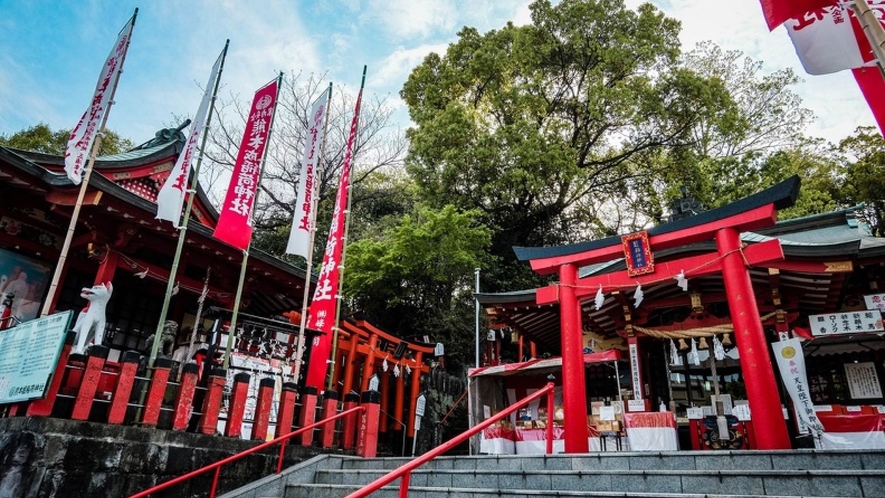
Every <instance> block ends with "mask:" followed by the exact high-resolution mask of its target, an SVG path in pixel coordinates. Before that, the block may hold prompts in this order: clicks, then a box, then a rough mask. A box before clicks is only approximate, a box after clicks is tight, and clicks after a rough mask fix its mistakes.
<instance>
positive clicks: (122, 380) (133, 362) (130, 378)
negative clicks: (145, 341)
mask: <svg viewBox="0 0 885 498" xmlns="http://www.w3.org/2000/svg"><path fill="white" fill-rule="evenodd" d="M140 359H141V355H140V354H138V351H126V352H125V353H123V357H122V358H121V359H120V363H121V364H122V365H121V366H120V377H119V378H118V379H117V388H116V389H114V395H113V396H112V397H111V407H110V409H108V423H109V424H122V423H123V421H124V420H125V419H126V409H127V408H129V397H130V396H131V395H132V386H133V385H134V384H135V373H136V371H138V362H139V360H140Z"/></svg>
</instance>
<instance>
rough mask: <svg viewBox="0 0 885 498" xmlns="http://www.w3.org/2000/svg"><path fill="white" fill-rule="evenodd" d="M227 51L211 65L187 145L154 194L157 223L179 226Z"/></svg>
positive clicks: (222, 52) (223, 51)
mask: <svg viewBox="0 0 885 498" xmlns="http://www.w3.org/2000/svg"><path fill="white" fill-rule="evenodd" d="M226 52H227V45H225V47H224V50H222V51H221V54H220V55H219V56H218V60H216V61H215V65H214V66H212V74H211V75H210V76H209V82H208V83H206V90H205V91H204V92H203V100H202V101H201V102H200V107H199V108H198V109H197V114H196V115H195V116H194V121H193V124H192V125H191V134H190V138H188V140H187V145H186V146H185V147H184V150H183V151H181V154H179V155H178V160H177V161H175V167H174V168H172V171H170V172H169V177H168V178H166V183H164V184H163V188H161V189H160V192H159V193H158V194H157V219H159V220H169V221H171V222H172V223H173V224H175V225H178V222H179V221H180V220H181V207H182V206H183V205H184V193H185V191H186V190H187V180H188V177H189V175H190V170H191V160H192V159H193V156H194V151H195V150H196V148H197V141H198V140H199V139H200V134H201V133H202V131H203V127H204V126H205V125H206V114H207V113H208V112H209V106H210V105H211V104H212V92H213V90H214V89H215V82H216V81H218V76H219V72H220V70H221V64H222V61H223V60H224V55H225V53H226Z"/></svg>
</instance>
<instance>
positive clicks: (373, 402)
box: [356, 391, 381, 458]
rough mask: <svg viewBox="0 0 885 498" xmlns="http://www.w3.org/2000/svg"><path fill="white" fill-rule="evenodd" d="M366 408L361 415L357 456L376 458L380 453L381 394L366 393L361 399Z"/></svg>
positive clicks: (374, 392) (376, 392) (375, 392)
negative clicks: (378, 452)
mask: <svg viewBox="0 0 885 498" xmlns="http://www.w3.org/2000/svg"><path fill="white" fill-rule="evenodd" d="M360 401H361V404H362V405H363V406H364V407H366V409H365V410H363V413H362V414H361V415H360V427H359V433H358V435H357V442H356V454H357V456H361V457H364V458H374V457H375V455H376V454H377V451H378V421H379V419H380V418H381V417H380V416H381V393H379V392H378V391H366V392H364V393H363V395H362V398H361V399H360Z"/></svg>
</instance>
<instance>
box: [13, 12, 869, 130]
mask: <svg viewBox="0 0 885 498" xmlns="http://www.w3.org/2000/svg"><path fill="white" fill-rule="evenodd" d="M626 3H627V5H628V6H629V7H631V8H635V7H636V6H637V5H639V3H640V1H639V0H626ZM652 3H654V4H655V5H657V6H658V7H659V8H661V9H662V10H663V11H664V12H665V13H666V14H667V15H669V16H671V17H675V18H677V19H679V20H681V21H682V24H683V33H682V41H683V44H684V46H685V47H686V49H690V48H691V47H693V46H694V44H695V43H696V42H699V41H702V40H708V39H709V40H713V41H714V42H716V43H717V44H719V45H720V46H721V47H722V48H724V49H728V50H741V51H743V52H744V53H746V54H747V55H749V56H751V57H753V58H754V59H757V60H762V61H763V62H764V66H763V67H764V70H766V71H773V70H776V69H780V68H783V67H787V66H789V67H793V68H794V69H795V71H796V72H797V74H799V75H801V76H802V77H803V78H804V80H805V82H804V83H802V84H800V85H799V86H798V87H797V88H796V89H795V90H796V91H797V93H799V94H800V96H801V97H802V98H803V100H804V102H805V105H806V107H808V108H810V109H811V110H812V111H814V113H815V114H816V116H817V120H816V121H815V123H814V124H813V125H812V126H811V128H810V129H809V130H808V132H809V133H810V134H812V135H816V136H822V137H824V138H827V139H830V140H832V141H836V140H839V139H841V138H843V137H845V136H847V135H849V134H850V133H851V132H852V131H853V130H854V128H855V127H856V126H858V125H874V124H875V122H874V120H873V117H872V115H871V114H870V112H869V110H868V108H867V107H866V104H865V103H864V101H863V98H862V96H861V94H860V92H859V90H858V89H857V86H856V85H855V83H854V80H853V79H852V77H851V74H850V72H847V71H844V72H842V73H837V74H834V75H827V76H809V75H806V74H805V73H804V71H803V70H802V68H801V66H800V65H799V62H798V58H797V57H796V55H795V52H794V50H793V47H792V45H791V44H790V41H789V38H788V36H787V34H786V31H785V29H784V28H782V27H781V28H778V29H777V30H775V31H774V32H768V30H767V28H766V27H765V22H764V20H763V19H762V14H761V9H760V7H759V2H758V0H735V1H733V2H722V1H719V0H655V1H653V2H652ZM528 4H529V2H528V1H527V0H473V1H465V0H320V1H315V2H312V1H306V0H305V1H298V0H295V1H283V0H279V1H272V0H252V1H245V0H214V1H209V0H188V1H172V0H154V1H153V2H141V3H140V4H139V3H137V2H133V1H130V0H117V1H111V0H80V1H71V0H61V1H59V0H55V1H50V0H0V134H10V133H14V132H16V131H18V130H21V129H23V128H27V127H29V126H31V125H34V124H37V123H40V122H43V123H46V124H48V125H49V126H50V127H52V128H53V129H59V128H70V127H73V126H74V125H75V124H76V122H77V120H78V119H79V118H80V115H81V114H82V113H83V111H84V109H85V107H86V105H87V104H88V102H89V100H90V98H91V96H92V92H93V89H94V87H95V82H96V79H97V78H98V74H99V71H100V69H101V64H102V63H103V62H104V59H105V57H107V54H108V52H109V51H110V49H111V45H112V44H113V42H114V40H115V39H116V36H117V32H118V31H119V30H120V28H122V26H123V25H124V24H125V22H126V20H127V19H128V18H129V16H130V15H131V14H132V12H133V11H134V9H135V7H137V6H138V7H140V8H139V14H138V20H137V22H136V26H135V31H134V34H133V37H132V44H131V46H130V49H129V53H128V55H127V58H126V62H125V66H124V74H123V75H122V77H121V80H120V85H119V88H118V90H117V94H116V99H115V100H116V105H115V106H114V107H113V109H112V111H111V115H110V118H109V121H108V126H109V127H110V128H112V129H114V130H116V131H118V132H119V133H120V134H121V135H123V136H124V137H128V138H130V139H132V140H133V141H134V142H136V143H141V142H144V141H146V140H148V139H150V138H152V137H153V134H154V132H155V131H156V130H158V129H159V128H162V127H164V126H167V125H171V124H173V122H174V121H176V118H175V117H176V116H191V115H192V114H193V113H194V112H195V111H196V108H197V106H198V104H199V100H200V97H201V95H202V91H201V88H200V87H201V85H203V84H205V81H206V79H207V78H208V72H209V69H210V68H211V66H212V63H213V62H214V61H215V58H216V57H217V56H218V53H219V52H220V51H221V49H222V47H223V46H224V42H225V40H226V39H228V38H229V39H230V40H231V42H230V43H231V45H230V51H229V54H228V57H227V60H226V62H225V68H224V74H223V76H222V84H223V87H222V96H225V95H230V94H235V95H239V96H240V98H241V100H247V101H248V100H250V99H251V96H252V93H253V92H254V91H255V90H256V89H257V88H258V87H260V86H262V85H263V84H264V83H266V82H268V81H270V80H271V79H273V78H274V77H275V75H276V74H277V72H278V71H280V70H282V71H284V72H286V73H288V72H289V71H290V70H295V71H301V72H303V74H305V75H309V74H311V73H314V74H322V73H327V77H328V79H329V80H330V81H332V82H334V83H335V85H336V87H337V86H339V85H341V86H343V87H345V89H346V90H350V91H353V92H355V91H356V88H357V87H358V86H359V80H360V73H361V70H362V66H363V65H364V64H365V65H368V74H367V79H366V92H367V93H369V94H376V95H379V96H384V95H389V96H390V97H389V98H390V100H389V103H390V104H391V105H392V106H394V107H398V108H399V110H398V111H397V112H396V114H395V117H397V119H398V120H399V123H398V124H400V125H401V126H402V127H406V126H408V124H409V123H408V122H407V115H406V113H405V111H404V110H403V109H402V103H401V102H400V101H399V98H398V92H399V90H400V88H401V87H402V84H403V83H404V82H405V80H406V78H407V76H408V74H409V72H410V71H411V69H412V68H413V67H414V66H416V65H417V64H419V63H420V61H421V60H422V59H423V57H424V56H425V55H426V54H427V53H429V52H431V51H436V52H443V51H444V50H445V47H446V45H447V44H448V43H449V42H451V41H453V40H455V39H456V33H457V32H458V30H459V29H460V28H461V27H462V26H464V25H469V26H473V27H476V28H478V29H479V30H480V31H481V32H485V31H488V30H490V29H496V28H499V27H501V26H503V25H504V24H505V23H506V22H507V21H508V20H510V21H514V22H515V23H516V24H524V23H526V22H528V21H529V10H528ZM726 9H728V10H727V11H726Z"/></svg>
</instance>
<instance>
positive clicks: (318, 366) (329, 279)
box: [305, 88, 363, 387]
mask: <svg viewBox="0 0 885 498" xmlns="http://www.w3.org/2000/svg"><path fill="white" fill-rule="evenodd" d="M362 98H363V89H362V88H360V93H359V95H357V98H356V109H355V110H354V112H353V120H352V121H351V122H350V136H349V137H348V139H347V149H346V150H345V152H344V164H343V166H342V168H341V179H340V180H339V185H338V195H337V196H336V197H335V210H334V211H333V212H332V226H331V228H330V229H329V238H328V240H327V241H326V251H325V253H324V254H323V267H322V268H321V269H320V275H319V277H317V286H316V290H315V291H314V294H313V301H312V302H311V304H310V309H309V311H308V318H307V328H309V329H311V330H319V331H320V332H323V334H321V335H318V336H316V337H315V338H314V340H313V347H312V348H311V352H310V364H309V365H308V367H307V380H306V381H305V382H306V383H305V385H308V386H313V387H322V386H323V381H324V380H325V378H326V367H327V364H326V360H327V359H328V358H329V352H330V351H331V350H332V329H333V328H334V327H335V326H337V324H336V323H335V314H336V312H335V311H336V307H337V304H338V298H339V297H340V296H338V284H339V279H340V268H341V254H342V252H343V251H344V223H345V217H346V212H345V211H346V209H347V196H348V194H349V192H350V169H351V159H352V153H353V152H352V151H353V142H354V140H355V139H356V132H357V125H358V123H359V116H360V103H361V102H362Z"/></svg>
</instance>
